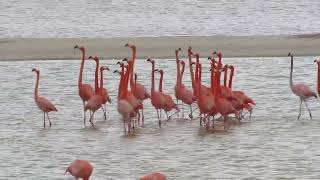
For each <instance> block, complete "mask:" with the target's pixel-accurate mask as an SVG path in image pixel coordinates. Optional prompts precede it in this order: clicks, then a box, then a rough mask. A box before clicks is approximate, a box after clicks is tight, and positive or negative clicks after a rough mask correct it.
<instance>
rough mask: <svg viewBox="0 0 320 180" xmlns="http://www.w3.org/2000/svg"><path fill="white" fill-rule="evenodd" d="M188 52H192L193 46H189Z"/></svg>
mask: <svg viewBox="0 0 320 180" xmlns="http://www.w3.org/2000/svg"><path fill="white" fill-rule="evenodd" d="M188 53H190V54H192V48H191V46H189V48H188Z"/></svg>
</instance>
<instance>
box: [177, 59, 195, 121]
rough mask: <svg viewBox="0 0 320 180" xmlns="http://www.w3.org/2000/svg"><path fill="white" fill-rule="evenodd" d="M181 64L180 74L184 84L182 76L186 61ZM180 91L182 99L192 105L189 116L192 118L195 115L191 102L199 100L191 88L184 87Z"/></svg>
mask: <svg viewBox="0 0 320 180" xmlns="http://www.w3.org/2000/svg"><path fill="white" fill-rule="evenodd" d="M180 64H181V65H182V69H181V74H180V83H181V84H182V77H183V73H184V69H185V62H184V61H180ZM180 93H181V94H182V98H181V101H182V102H183V103H185V104H187V105H189V107H190V114H189V117H190V118H191V119H192V118H193V115H192V107H191V104H192V103H194V102H195V101H196V100H197V98H196V96H195V95H194V94H193V92H192V91H191V90H189V89H187V88H183V89H182V90H181V92H180Z"/></svg>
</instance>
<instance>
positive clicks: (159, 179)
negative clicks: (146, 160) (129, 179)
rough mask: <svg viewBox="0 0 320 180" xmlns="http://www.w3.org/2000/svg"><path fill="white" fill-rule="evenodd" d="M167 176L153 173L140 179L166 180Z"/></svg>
mask: <svg viewBox="0 0 320 180" xmlns="http://www.w3.org/2000/svg"><path fill="white" fill-rule="evenodd" d="M166 179H167V178H166V176H165V175H164V174H162V173H160V172H153V173H149V174H147V175H144V176H142V177H140V180H166Z"/></svg>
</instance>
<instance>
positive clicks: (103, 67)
mask: <svg viewBox="0 0 320 180" xmlns="http://www.w3.org/2000/svg"><path fill="white" fill-rule="evenodd" d="M104 70H107V71H110V69H109V68H108V67H107V66H101V67H100V71H104Z"/></svg>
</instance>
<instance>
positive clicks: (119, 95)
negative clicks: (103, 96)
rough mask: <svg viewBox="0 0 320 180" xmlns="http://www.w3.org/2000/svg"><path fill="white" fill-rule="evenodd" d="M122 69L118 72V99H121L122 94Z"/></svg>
mask: <svg viewBox="0 0 320 180" xmlns="http://www.w3.org/2000/svg"><path fill="white" fill-rule="evenodd" d="M122 84H123V71H122V72H121V73H120V82H119V90H118V100H119V99H121V96H122V88H123V85H122Z"/></svg>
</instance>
